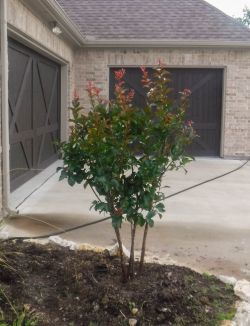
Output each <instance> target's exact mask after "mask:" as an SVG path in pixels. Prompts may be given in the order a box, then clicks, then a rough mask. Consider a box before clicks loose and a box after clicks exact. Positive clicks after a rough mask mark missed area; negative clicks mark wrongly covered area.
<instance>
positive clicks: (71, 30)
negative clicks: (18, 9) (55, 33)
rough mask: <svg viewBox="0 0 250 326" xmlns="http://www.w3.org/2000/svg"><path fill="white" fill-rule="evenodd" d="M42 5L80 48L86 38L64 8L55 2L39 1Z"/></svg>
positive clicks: (51, 0)
mask: <svg viewBox="0 0 250 326" xmlns="http://www.w3.org/2000/svg"><path fill="white" fill-rule="evenodd" d="M39 2H40V4H41V5H42V6H43V7H44V8H46V9H47V10H48V11H49V12H50V14H51V15H52V16H53V18H54V19H55V21H56V22H57V23H58V24H60V25H61V27H62V28H63V31H64V33H66V34H67V35H68V36H69V37H70V38H71V40H72V41H73V42H74V43H75V44H76V45H78V46H82V45H83V44H84V43H85V36H84V35H83V34H82V33H81V32H80V30H79V29H78V27H77V25H76V24H75V23H74V22H73V21H72V20H71V19H70V18H69V17H68V15H67V14H66V13H65V11H64V10H63V8H62V7H61V6H60V5H59V4H58V2H57V1H55V0H39Z"/></svg>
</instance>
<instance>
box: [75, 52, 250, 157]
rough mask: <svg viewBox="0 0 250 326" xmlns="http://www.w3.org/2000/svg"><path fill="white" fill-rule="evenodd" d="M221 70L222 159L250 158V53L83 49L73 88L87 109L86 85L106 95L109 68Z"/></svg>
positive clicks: (77, 53) (77, 62) (76, 66)
mask: <svg viewBox="0 0 250 326" xmlns="http://www.w3.org/2000/svg"><path fill="white" fill-rule="evenodd" d="M159 59H161V60H162V61H163V62H164V63H166V64H167V65H168V66H170V67H182V68H185V67H199V68H200V67H206V68H209V67H211V68H213V67H216V68H224V69H225V72H224V105H223V122H222V124H223V125H222V136H221V137H222V148H221V156H222V157H225V158H243V157H244V158H245V157H250V141H249V139H250V50H247V49H229V48H228V49H227V48H224V49H223V48H214V49H211V48H199V49H198V48H176V49H172V48H133V49H132V48H86V49H80V50H78V51H77V52H76V54H75V59H74V62H75V86H76V88H77V89H78V91H79V92H80V94H81V100H82V103H83V105H84V106H86V107H88V106H89V103H88V99H87V96H86V91H85V89H86V85H87V82H88V81H94V82H95V83H96V85H97V86H99V87H101V88H102V89H103V93H104V95H105V96H108V91H109V66H141V65H146V66H147V65H148V66H152V65H155V64H156V62H157V61H158V60H159Z"/></svg>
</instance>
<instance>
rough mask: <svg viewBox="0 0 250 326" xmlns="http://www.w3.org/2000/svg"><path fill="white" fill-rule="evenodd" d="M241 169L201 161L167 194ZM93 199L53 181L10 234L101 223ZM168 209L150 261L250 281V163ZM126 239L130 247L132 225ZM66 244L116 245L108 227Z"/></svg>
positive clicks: (78, 234) (171, 179)
mask: <svg viewBox="0 0 250 326" xmlns="http://www.w3.org/2000/svg"><path fill="white" fill-rule="evenodd" d="M241 164H242V162H241V161H235V160H234V161H233V160H222V159H197V160H196V161H195V162H193V163H191V164H189V166H188V167H187V168H188V173H187V174H186V175H185V173H184V171H178V172H170V173H168V174H167V175H166V177H165V179H164V185H167V186H169V187H170V188H165V192H166V194H167V195H169V194H171V193H175V192H177V191H179V190H181V189H184V188H187V187H189V186H192V185H194V184H197V183H199V182H201V181H203V180H207V179H210V178H212V177H215V176H217V175H220V174H223V173H225V172H227V171H230V170H232V169H235V168H237V167H238V166H240V165H241ZM93 199H94V197H93V195H92V193H91V192H90V191H86V190H83V188H82V187H81V186H75V187H74V188H71V187H69V186H68V185H67V183H66V182H58V175H54V176H53V177H51V178H50V179H49V180H48V181H47V182H46V183H45V184H44V185H43V186H41V187H40V189H39V190H37V191H36V192H35V193H33V194H32V195H31V196H30V197H29V198H28V199H27V200H26V201H25V202H24V203H23V204H22V205H21V206H20V207H19V211H20V216H18V217H15V218H12V219H10V220H9V221H8V225H7V228H6V231H8V232H10V234H11V235H13V236H14V235H18V236H22V235H23V236H24V235H25V236H26V235H38V234H46V233H51V232H53V231H55V230H58V229H59V230H60V229H66V228H68V227H72V226H75V225H79V224H82V223H85V222H89V221H93V220H95V219H96V220H97V219H99V218H100V217H101V216H99V215H98V214H97V213H96V212H95V211H90V210H89V207H90V204H91V201H92V200H93ZM166 209H167V211H166V213H165V214H164V218H163V219H162V220H161V221H157V223H156V225H155V227H154V228H153V229H151V230H150V233H149V238H148V255H149V257H151V258H153V259H154V260H156V261H157V260H159V259H160V260H161V261H163V262H171V261H175V262H176V263H178V264H183V265H186V266H189V267H192V268H194V269H196V270H199V271H202V272H212V273H215V274H223V275H229V276H235V277H237V278H245V279H248V280H250V163H248V164H247V165H245V166H244V167H243V168H242V169H241V170H239V171H237V172H234V173H233V174H230V175H228V176H226V177H223V178H221V179H218V180H215V181H212V182H210V183H207V184H205V185H202V186H200V187H197V188H194V189H192V190H189V191H187V192H184V193H182V194H180V195H178V196H174V197H172V198H170V199H168V200H167V201H166ZM122 233H123V239H124V243H125V245H126V246H128V240H129V227H128V225H124V228H123V232H122ZM140 237H141V232H140ZM140 237H139V240H140ZM63 238H65V239H68V240H73V241H76V242H85V243H91V244H94V245H100V246H109V245H112V244H113V243H114V241H115V239H114V238H115V237H114V232H113V230H112V228H111V225H110V222H109V221H107V222H103V223H100V224H97V225H94V226H90V227H88V228H84V229H80V230H77V231H74V232H70V233H67V234H65V235H64V236H63ZM139 247H140V241H138V242H137V248H139Z"/></svg>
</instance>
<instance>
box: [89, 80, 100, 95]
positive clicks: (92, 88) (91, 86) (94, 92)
mask: <svg viewBox="0 0 250 326" xmlns="http://www.w3.org/2000/svg"><path fill="white" fill-rule="evenodd" d="M86 90H87V92H88V94H89V96H90V97H93V96H96V97H98V96H99V95H100V93H101V91H102V90H101V88H98V87H96V86H95V85H94V83H93V82H91V81H90V82H88V85H87V88H86Z"/></svg>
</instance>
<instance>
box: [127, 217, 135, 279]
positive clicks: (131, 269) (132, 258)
mask: <svg viewBox="0 0 250 326" xmlns="http://www.w3.org/2000/svg"><path fill="white" fill-rule="evenodd" d="M135 233H136V225H135V224H133V223H131V248H130V258H129V266H128V273H129V276H130V277H132V278H133V277H134V275H135V270H134V265H135Z"/></svg>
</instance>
